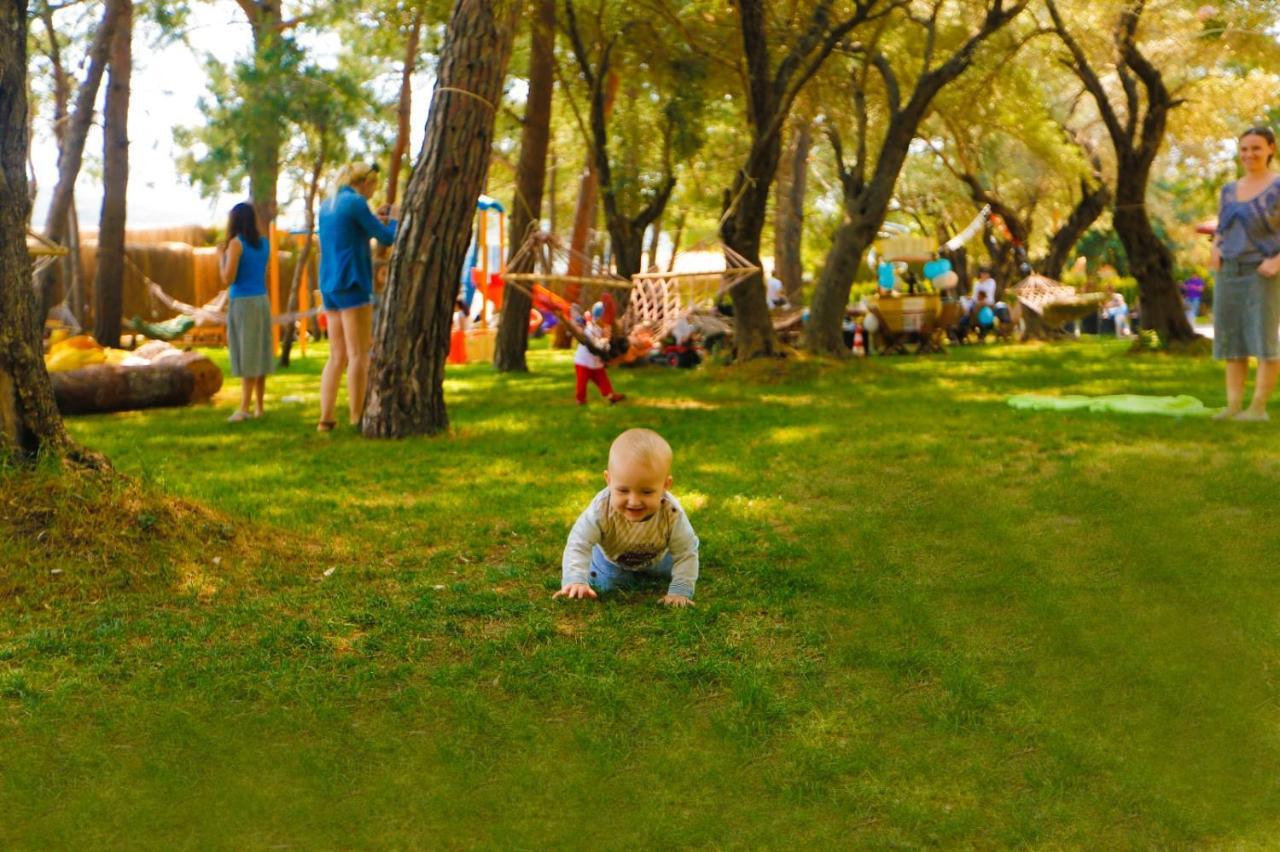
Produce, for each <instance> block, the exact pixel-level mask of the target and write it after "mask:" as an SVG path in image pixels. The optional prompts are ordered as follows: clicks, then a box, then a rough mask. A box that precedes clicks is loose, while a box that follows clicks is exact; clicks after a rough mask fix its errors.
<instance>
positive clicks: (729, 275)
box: [627, 245, 760, 338]
mask: <svg viewBox="0 0 1280 852" xmlns="http://www.w3.org/2000/svg"><path fill="white" fill-rule="evenodd" d="M717 251H718V252H719V253H720V254H722V255H723V256H724V263H725V268H724V269H718V270H698V271H687V272H675V271H671V272H662V271H659V270H656V269H655V270H650V271H648V272H637V273H636V274H635V275H632V276H631V283H632V285H633V287H634V289H633V290H632V291H631V301H630V302H629V303H628V305H627V317H628V318H629V320H630V322H631V324H632V325H633V326H638V325H644V326H646V327H648V328H650V329H651V330H652V332H653V335H654V337H656V338H663V337H666V336H667V335H668V334H669V333H670V332H671V330H672V329H673V328H675V325H676V323H677V322H679V320H680V317H682V316H685V315H686V314H688V313H690V312H691V311H696V310H710V309H711V308H712V307H713V306H714V305H715V302H716V300H717V299H718V298H720V296H721V295H723V294H724V293H725V292H726V291H728V290H730V289H731V288H733V287H734V286H736V285H738V284H741V283H742V282H743V281H745V280H747V279H748V278H750V277H751V276H752V275H755V274H756V273H758V272H760V267H759V266H756V265H755V264H753V263H751V261H749V260H747V259H746V258H745V257H743V256H742V255H741V254H739V253H738V252H736V251H734V250H733V249H731V248H729V247H728V246H724V245H722V246H718V247H717ZM683 256H688V253H684V255H683ZM679 265H680V264H679V259H678V258H676V259H674V260H673V263H672V264H671V266H672V269H673V270H674V269H675V268H676V267H678V266H679Z"/></svg>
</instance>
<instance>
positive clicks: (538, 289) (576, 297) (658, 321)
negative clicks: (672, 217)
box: [503, 230, 760, 348]
mask: <svg viewBox="0 0 1280 852" xmlns="http://www.w3.org/2000/svg"><path fill="white" fill-rule="evenodd" d="M717 253H719V254H721V255H723V257H724V259H725V268H724V269H716V270H695V271H680V272H677V271H669V272H662V271H659V270H651V271H648V272H637V273H636V274H635V275H632V276H631V280H630V281H628V280H627V279H625V278H622V277H621V276H618V275H615V274H613V273H612V272H610V271H609V270H608V268H607V267H605V265H604V264H601V263H599V262H598V261H597V260H596V259H595V258H593V257H589V256H588V255H585V254H583V253H582V252H578V251H574V250H573V249H572V248H571V247H569V246H567V245H566V244H565V243H564V241H563V240H562V239H560V238H559V237H557V236H556V235H554V234H548V233H545V232H542V231H536V230H531V231H530V233H529V235H528V236H527V237H526V238H525V241H524V243H523V245H521V246H520V250H519V251H517V252H516V254H515V255H514V256H513V257H512V258H511V260H510V262H508V264H507V268H508V269H521V268H525V269H528V268H532V269H534V270H535V271H533V272H508V273H506V274H505V275H504V276H503V280H504V281H505V282H507V283H508V284H510V285H511V286H513V287H516V288H517V289H519V290H521V291H522V292H524V293H527V294H528V295H529V297H530V298H531V299H533V302H534V305H535V306H536V307H538V308H539V309H540V310H549V311H550V312H551V313H554V314H555V315H556V316H557V317H558V318H560V319H561V320H562V321H565V324H566V328H567V329H568V330H569V333H570V334H572V335H573V337H574V338H575V339H577V340H578V341H579V342H586V341H585V340H584V336H583V335H582V333H581V329H580V328H578V323H577V320H576V318H575V317H574V310H573V308H574V307H576V308H577V309H578V310H587V309H589V308H590V306H591V305H592V304H594V303H595V302H597V301H602V300H606V297H610V299H609V300H611V297H612V296H613V295H614V294H617V293H620V292H627V293H629V296H628V301H627V310H626V313H625V314H624V315H623V317H622V318H621V322H620V323H619V325H620V328H621V330H623V331H624V332H625V333H626V334H627V335H628V336H630V337H633V338H634V337H636V336H637V335H640V336H643V337H647V338H648V340H649V343H648V345H652V341H653V340H661V339H662V338H663V337H666V336H667V335H668V334H670V333H671V330H672V329H673V328H675V325H676V323H677V322H679V320H680V318H681V317H682V316H685V315H687V314H689V313H690V312H692V311H695V310H699V309H708V310H709V309H710V308H711V307H712V306H713V305H714V304H715V301H716V299H717V298H719V297H720V296H721V295H722V294H723V293H724V292H725V291H727V290H728V289H729V288H731V287H733V286H734V285H736V284H739V283H741V282H742V281H745V280H746V279H747V278H749V277H750V276H752V275H755V274H757V273H758V272H760V267H759V266H756V265H754V264H752V263H751V262H750V261H748V260H747V259H746V258H745V257H743V256H742V255H741V254H739V253H738V252H736V251H734V250H733V249H731V248H729V247H728V246H718V247H717ZM688 254H689V253H685V255H682V256H687V255H688ZM678 266H679V263H678V262H676V263H673V264H672V267H673V270H674V268H676V267H678ZM636 342H638V341H635V340H633V343H636ZM587 346H588V348H592V344H590V343H587Z"/></svg>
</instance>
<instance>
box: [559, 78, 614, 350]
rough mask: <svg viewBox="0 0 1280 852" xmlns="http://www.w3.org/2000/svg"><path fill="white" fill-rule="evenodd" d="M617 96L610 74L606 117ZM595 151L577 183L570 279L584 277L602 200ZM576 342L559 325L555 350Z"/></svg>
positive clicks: (572, 293) (570, 292)
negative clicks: (586, 256)
mask: <svg viewBox="0 0 1280 852" xmlns="http://www.w3.org/2000/svg"><path fill="white" fill-rule="evenodd" d="M617 93H618V75H617V74H610V75H609V77H608V78H607V80H606V81H605V100H604V112H605V117H606V118H607V117H608V116H609V114H610V113H611V112H612V111H613V101H614V98H615V97H616V96H617ZM596 163H597V160H596V156H595V151H594V150H593V151H590V152H588V153H587V165H586V168H585V169H583V171H582V176H581V178H579V180H578V201H577V203H576V205H575V206H574V208H573V232H572V233H571V234H570V236H569V248H570V251H571V252H572V254H571V255H570V257H569V271H568V274H569V275H570V276H574V275H581V274H583V272H584V271H585V270H583V268H582V264H581V263H580V262H579V260H578V258H579V257H582V256H585V255H586V254H587V252H588V250H589V249H590V248H591V247H590V246H588V245H587V243H588V241H589V240H590V239H591V224H592V223H593V222H595V220H596V203H597V201H598V200H599V197H600V174H599V172H598V170H597V168H596ZM565 298H566V299H568V300H569V301H570V302H572V301H573V300H575V299H577V298H578V287H577V285H570V286H569V287H568V288H566V290H565ZM576 342H577V341H575V340H574V339H573V337H572V336H570V334H569V332H568V330H567V329H565V327H564V325H563V324H560V325H557V326H556V337H555V343H554V345H555V348H556V349H568V348H569V347H570V346H572V345H574V344H575V343H576Z"/></svg>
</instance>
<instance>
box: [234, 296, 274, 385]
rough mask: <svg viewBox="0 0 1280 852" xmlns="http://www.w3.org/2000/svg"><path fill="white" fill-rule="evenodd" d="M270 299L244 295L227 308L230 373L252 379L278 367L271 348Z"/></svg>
mask: <svg viewBox="0 0 1280 852" xmlns="http://www.w3.org/2000/svg"><path fill="white" fill-rule="evenodd" d="M271 349H272V347H271V300H270V299H268V298H267V297H266V296H241V297H240V298H237V299H232V300H231V305H230V307H228V308H227V354H229V355H230V356H231V375H233V376H245V377H248V378H250V379H253V378H257V377H258V376H265V375H268V374H270V373H271V372H272V371H273V370H274V369H275V356H274V354H273V353H272V351H271Z"/></svg>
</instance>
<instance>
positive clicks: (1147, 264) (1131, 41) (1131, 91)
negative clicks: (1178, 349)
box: [1045, 0, 1199, 343]
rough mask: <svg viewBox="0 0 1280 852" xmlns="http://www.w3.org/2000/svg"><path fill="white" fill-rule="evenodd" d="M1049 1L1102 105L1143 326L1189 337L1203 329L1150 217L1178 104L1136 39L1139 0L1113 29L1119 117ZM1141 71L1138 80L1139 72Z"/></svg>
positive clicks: (1118, 218)
mask: <svg viewBox="0 0 1280 852" xmlns="http://www.w3.org/2000/svg"><path fill="white" fill-rule="evenodd" d="M1045 7H1046V8H1047V9H1048V11H1049V16H1050V18H1051V19H1052V21H1053V25H1054V29H1055V30H1056V31H1057V33H1058V36H1059V37H1060V38H1061V39H1062V42H1063V44H1065V45H1066V47H1067V49H1068V50H1069V51H1070V52H1071V59H1072V61H1071V66H1072V68H1073V70H1074V71H1075V72H1076V76H1077V77H1079V78H1080V81H1081V82H1082V83H1083V84H1084V87H1085V89H1086V90H1087V91H1088V92H1089V94H1090V95H1091V96H1092V98H1093V100H1094V103H1095V104H1096V105H1097V107H1098V112H1099V114H1100V116H1101V118H1102V121H1103V124H1105V125H1106V128H1107V135H1109V136H1110V137H1111V144H1112V147H1113V148H1114V149H1115V152H1116V191H1115V202H1114V206H1113V208H1112V223H1113V225H1114V227H1115V229H1116V234H1117V236H1119V237H1120V242H1122V243H1123V244H1124V250H1125V255H1126V256H1127V258H1128V260H1129V271H1130V272H1131V273H1132V274H1133V276H1134V277H1135V278H1137V279H1138V298H1139V300H1140V302H1141V306H1140V315H1141V317H1142V327H1143V328H1147V329H1153V330H1155V331H1156V333H1157V334H1159V335H1160V339H1161V340H1162V341H1163V342H1166V343H1167V342H1169V341H1190V340H1194V339H1195V338H1197V337H1198V336H1199V335H1198V334H1197V333H1196V331H1195V329H1194V328H1192V327H1191V323H1189V322H1187V317H1186V314H1185V313H1183V307H1182V296H1181V294H1180V293H1179V291H1178V286H1177V283H1176V282H1175V281H1174V280H1173V256H1172V255H1171V254H1170V252H1169V248H1168V246H1166V245H1165V244H1164V243H1163V242H1161V241H1160V238H1159V237H1157V236H1156V233H1155V230H1154V229H1153V228H1152V227H1151V220H1150V219H1149V218H1148V217H1147V184H1148V181H1149V180H1150V175H1151V165H1152V163H1153V162H1155V158H1156V155H1157V154H1158V153H1159V151H1160V146H1161V144H1162V143H1163V141H1164V131H1165V127H1166V125H1167V122H1168V118H1169V111H1170V110H1171V109H1173V108H1174V107H1175V106H1177V105H1178V103H1180V101H1175V100H1174V99H1173V98H1172V97H1171V96H1170V94H1169V90H1168V88H1167V87H1166V86H1165V83H1164V78H1163V77H1162V76H1161V73H1160V70H1159V69H1158V68H1156V67H1155V66H1154V65H1153V64H1152V63H1151V60H1150V59H1148V58H1147V57H1146V56H1144V55H1143V53H1142V51H1141V50H1139V49H1138V46H1137V43H1136V38H1137V32H1138V24H1139V19H1140V18H1141V17H1142V13H1143V11H1144V8H1145V7H1144V6H1143V4H1141V3H1138V4H1128V5H1124V6H1122V7H1121V10H1120V14H1119V17H1118V18H1117V19H1116V25H1115V30H1114V35H1115V47H1116V50H1117V53H1118V54H1119V61H1118V62H1117V63H1116V66H1115V71H1116V76H1118V77H1119V78H1120V82H1121V89H1122V90H1123V92H1124V95H1125V100H1126V106H1127V110H1128V115H1126V116H1125V117H1124V118H1121V114H1120V113H1119V112H1118V111H1117V110H1116V108H1115V106H1114V105H1113V104H1112V102H1111V97H1110V95H1109V93H1108V91H1107V88H1106V86H1104V85H1103V83H1102V80H1101V79H1100V78H1099V77H1098V73H1097V71H1095V70H1094V68H1093V66H1092V64H1091V63H1090V62H1089V58H1088V56H1086V55H1085V53H1084V50H1083V49H1082V48H1081V47H1080V45H1079V43H1077V42H1076V40H1075V38H1074V36H1072V35H1071V32H1070V31H1069V30H1068V29H1067V27H1066V23H1065V22H1064V21H1063V18H1062V15H1061V13H1060V12H1059V11H1058V7H1057V3H1056V2H1054V0H1047V2H1046V3H1045ZM1135 78H1136V79H1135ZM1139 84H1141V86H1142V88H1143V89H1144V90H1145V93H1146V98H1145V100H1146V111H1145V113H1144V114H1142V115H1141V120H1139V112H1140V109H1139V106H1140V101H1141V98H1140V97H1139V94H1138V92H1139V88H1138V87H1139Z"/></svg>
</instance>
